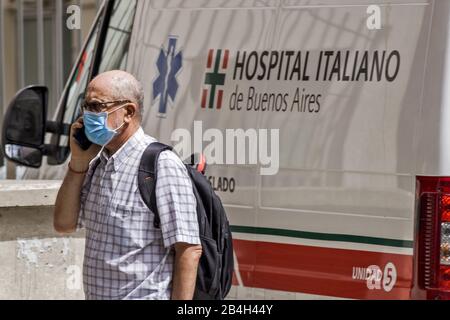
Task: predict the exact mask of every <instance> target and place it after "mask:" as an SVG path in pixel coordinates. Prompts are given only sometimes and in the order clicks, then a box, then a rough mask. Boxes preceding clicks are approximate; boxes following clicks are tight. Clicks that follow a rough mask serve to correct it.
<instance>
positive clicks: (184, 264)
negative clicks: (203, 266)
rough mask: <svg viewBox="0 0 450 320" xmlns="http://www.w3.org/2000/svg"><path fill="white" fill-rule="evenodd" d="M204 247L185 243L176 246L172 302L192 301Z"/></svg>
mask: <svg viewBox="0 0 450 320" xmlns="http://www.w3.org/2000/svg"><path fill="white" fill-rule="evenodd" d="M201 256H202V246H200V245H190V244H187V243H183V242H178V243H176V244H175V267H174V273H173V288H172V300H192V298H193V297H194V291H195V284H196V279H197V268H198V263H199V261H200V257H201Z"/></svg>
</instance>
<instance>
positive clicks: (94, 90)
mask: <svg viewBox="0 0 450 320" xmlns="http://www.w3.org/2000/svg"><path fill="white" fill-rule="evenodd" d="M112 101H117V99H114V98H111V95H109V94H108V92H107V90H102V88H101V86H97V85H94V86H92V87H90V88H89V90H88V92H87V94H86V102H87V103H88V104H90V105H95V103H99V105H98V106H99V107H98V108H96V110H89V111H91V112H111V111H114V110H116V111H115V112H112V113H110V114H108V117H107V125H108V128H109V129H111V130H115V129H117V128H119V127H120V126H121V125H123V123H124V121H125V119H124V118H125V115H126V109H125V107H123V106H124V105H125V104H126V103H123V102H122V103H120V102H117V103H109V104H104V105H102V104H101V103H103V102H112ZM120 107H123V108H120ZM118 108H120V109H118ZM117 109H118V110H117ZM119 135H120V133H119Z"/></svg>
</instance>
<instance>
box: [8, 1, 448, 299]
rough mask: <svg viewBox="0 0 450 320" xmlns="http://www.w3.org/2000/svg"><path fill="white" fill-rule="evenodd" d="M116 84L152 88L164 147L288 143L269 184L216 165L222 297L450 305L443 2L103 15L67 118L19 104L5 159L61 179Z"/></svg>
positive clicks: (111, 11) (182, 5) (27, 98)
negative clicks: (225, 223) (99, 96)
mask: <svg viewBox="0 0 450 320" xmlns="http://www.w3.org/2000/svg"><path fill="white" fill-rule="evenodd" d="M112 69H122V70H127V71H129V72H131V73H132V74H134V75H135V76H136V77H137V78H138V79H140V80H141V81H142V82H143V84H144V88H145V94H146V96H145V117H144V129H145V131H146V132H147V133H148V134H150V135H152V136H155V137H157V138H158V139H159V140H161V141H162V142H165V143H169V144H174V143H176V141H173V133H174V132H175V131H176V130H177V129H178V130H179V129H185V130H187V132H191V133H193V135H200V139H203V142H204V144H203V145H202V147H204V148H205V147H207V146H208V145H209V144H210V143H213V141H212V140H213V139H212V138H211V135H207V134H205V132H206V131H207V130H209V129H214V130H216V131H214V132H216V133H217V132H219V133H222V134H223V136H226V130H230V129H234V130H238V129H242V130H244V131H245V130H249V129H257V130H266V132H276V130H278V131H277V132H278V134H279V159H278V160H279V163H278V166H277V168H276V169H277V170H276V173H275V174H267V175H262V174H261V169H262V168H263V167H264V166H265V164H264V163H261V162H260V161H258V162H257V163H253V164H252V163H250V164H245V163H241V164H234V165H230V164H219V163H215V164H210V165H209V166H208V170H207V176H208V178H209V180H210V181H211V183H212V184H213V186H214V188H215V189H216V190H217V193H218V194H219V195H220V197H221V198H222V200H223V202H224V204H225V207H226V210H227V213H228V216H229V219H230V222H231V224H232V226H233V229H232V230H233V232H234V239H235V254H236V270H235V277H234V287H233V290H232V292H231V293H230V298H249V299H271V298H286V299H291V298H292V299H303V298H307V299H315V298H350V299H426V298H428V299H448V298H450V251H449V245H450V125H449V124H450V90H449V88H450V1H449V0H227V1H224V0H187V1H181V0H146V1H143V0H141V1H137V0H110V1H105V2H104V5H103V7H102V9H101V11H100V13H99V15H98V18H97V20H96V23H95V25H94V27H93V29H92V32H91V34H90V36H89V38H88V40H87V42H86V45H85V48H84V50H83V52H82V53H81V54H80V58H79V63H78V64H77V65H76V66H75V68H74V70H73V72H72V75H71V77H70V79H69V82H68V83H67V86H66V89H65V91H64V94H63V96H62V98H61V101H60V105H59V108H58V111H57V113H56V114H55V115H47V114H46V94H47V91H46V88H43V87H38V86H33V87H30V88H26V89H24V90H22V91H21V92H19V93H18V95H17V96H16V98H15V99H14V101H13V102H12V103H11V106H10V109H9V111H8V114H7V117H6V119H5V123H4V132H3V147H4V150H5V152H6V154H7V156H8V157H9V159H11V160H13V161H15V162H17V163H20V164H22V165H25V166H28V167H34V168H40V169H39V170H36V169H29V170H27V173H26V176H27V178H40V179H61V178H62V177H63V175H64V173H65V171H66V169H67V161H68V157H69V149H68V138H67V133H68V126H69V125H70V124H71V123H72V122H73V121H74V119H76V117H77V115H78V114H79V107H80V103H81V101H82V100H83V96H84V91H85V89H86V86H87V84H88V82H89V80H90V79H92V77H94V76H95V75H97V74H99V73H101V72H104V71H107V70H112ZM47 117H49V118H52V121H46V119H47ZM217 130H218V131H217ZM259 132H261V131H259ZM219 135H220V134H219ZM198 137H199V136H197V138H198ZM216 137H217V136H216ZM196 141H197V140H196ZM249 141H251V140H250V137H249V140H248V141H247V144H246V146H245V147H246V148H249V147H252V146H249V144H251V143H248V142H249ZM253 147H255V146H253ZM272 151H274V149H272ZM237 152H245V150H241V149H239V150H237ZM43 157H44V158H43ZM43 159H44V160H43Z"/></svg>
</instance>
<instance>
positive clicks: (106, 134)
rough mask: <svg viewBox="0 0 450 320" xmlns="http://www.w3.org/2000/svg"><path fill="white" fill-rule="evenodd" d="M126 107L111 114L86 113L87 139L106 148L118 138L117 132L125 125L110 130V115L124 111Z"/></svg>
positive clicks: (84, 120) (85, 128) (84, 117)
mask: <svg viewBox="0 0 450 320" xmlns="http://www.w3.org/2000/svg"><path fill="white" fill-rule="evenodd" d="M123 107H125V106H122V107H120V108H117V109H114V110H113V111H110V112H100V113H95V112H90V111H85V112H84V114H83V123H84V131H85V133H86V137H87V138H88V139H89V141H91V142H92V143H94V144H96V145H99V146H102V147H104V146H106V145H107V144H108V143H110V142H111V140H112V139H113V138H114V137H115V136H116V134H117V131H118V130H119V129H120V128H122V127H123V126H124V125H125V122H124V123H123V124H122V125H121V126H120V127H118V128H117V129H114V130H112V129H110V128H108V115H110V114H111V113H114V112H116V111H117V110H120V109H122V108H123Z"/></svg>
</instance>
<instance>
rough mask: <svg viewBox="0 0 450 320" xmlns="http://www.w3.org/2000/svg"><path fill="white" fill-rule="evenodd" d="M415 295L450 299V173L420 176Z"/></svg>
mask: <svg viewBox="0 0 450 320" xmlns="http://www.w3.org/2000/svg"><path fill="white" fill-rule="evenodd" d="M417 191H418V194H417V196H418V199H417V200H418V202H417V204H418V206H417V209H418V214H419V217H418V219H419V224H418V235H417V238H416V240H417V241H416V247H415V259H416V260H415V262H416V263H415V270H416V275H415V288H414V290H413V298H427V299H450V177H445V178H443V177H417Z"/></svg>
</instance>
